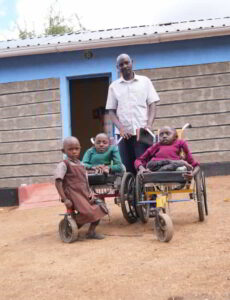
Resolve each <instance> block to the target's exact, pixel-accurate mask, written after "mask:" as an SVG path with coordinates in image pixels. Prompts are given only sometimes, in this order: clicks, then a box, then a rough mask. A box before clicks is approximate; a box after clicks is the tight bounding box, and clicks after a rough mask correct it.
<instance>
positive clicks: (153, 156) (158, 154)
mask: <svg viewBox="0 0 230 300" xmlns="http://www.w3.org/2000/svg"><path fill="white" fill-rule="evenodd" d="M181 151H183V152H184V154H185V158H184V160H186V161H187V162H188V163H189V164H190V165H192V166H193V168H194V167H196V166H199V165H200V164H199V162H197V161H195V160H194V158H193V157H192V154H191V152H190V151H189V149H188V145H187V143H186V142H185V141H184V140H179V139H176V140H175V141H174V142H173V143H172V144H171V145H161V144H160V143H157V144H154V145H153V146H151V147H149V148H148V149H147V150H146V151H145V153H144V154H142V155H141V156H140V157H139V158H137V159H136V160H135V163H134V165H135V168H136V169H138V168H139V166H140V165H142V166H143V167H146V165H147V163H148V162H149V161H150V160H164V159H170V160H181V157H180V153H181Z"/></svg>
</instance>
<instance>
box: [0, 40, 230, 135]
mask: <svg viewBox="0 0 230 300" xmlns="http://www.w3.org/2000/svg"><path fill="white" fill-rule="evenodd" d="M92 53H93V57H92V59H86V58H85V57H84V51H73V52H61V53H53V54H43V55H33V56H32V55H31V56H21V57H10V58H0V83H5V82H15V81H24V80H36V79H44V78H59V79H60V93H61V117H62V124H63V132H62V134H63V138H64V137H66V136H68V135H70V134H71V120H70V105H69V79H76V78H86V77H87V78H88V77H98V76H105V74H108V75H109V77H110V78H111V80H112V81H113V80H115V79H116V78H117V70H116V57H117V56H118V55H119V54H121V53H128V54H129V55H130V56H131V57H132V59H133V61H134V64H133V67H134V69H150V68H162V67H173V66H186V65H194V64H204V63H206V64H207V63H214V62H224V61H230V36H223V37H215V38H203V39H196V40H185V41H175V42H168V43H159V44H149V45H133V46H127V47H117V48H106V49H94V50H92ZM106 76H107V75H106Z"/></svg>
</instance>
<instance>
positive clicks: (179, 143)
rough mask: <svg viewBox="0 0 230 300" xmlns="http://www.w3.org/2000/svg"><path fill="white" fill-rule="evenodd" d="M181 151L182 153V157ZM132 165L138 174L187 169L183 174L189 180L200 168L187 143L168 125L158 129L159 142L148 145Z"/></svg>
mask: <svg viewBox="0 0 230 300" xmlns="http://www.w3.org/2000/svg"><path fill="white" fill-rule="evenodd" d="M181 152H183V154H184V158H183V159H181ZM134 165H135V168H136V169H137V171H138V174H142V173H144V172H149V171H152V172H156V171H159V172H160V171H187V172H185V173H184V175H183V176H184V177H185V179H187V180H191V179H192V178H193V176H195V175H196V174H197V173H198V172H199V170H200V167H199V165H200V164H199V162H197V161H196V160H195V159H194V158H193V156H192V154H191V152H190V150H189V148H188V145H187V143H186V142H185V141H184V140H182V139H178V135H177V131H176V129H174V128H171V127H169V126H165V127H163V128H161V129H160V131H159V142H158V143H156V144H154V145H152V146H150V147H149V148H148V149H147V150H146V151H145V152H144V154H142V155H141V156H140V157H139V158H138V159H136V160H135V164H134Z"/></svg>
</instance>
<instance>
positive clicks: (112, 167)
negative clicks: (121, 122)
mask: <svg viewBox="0 0 230 300" xmlns="http://www.w3.org/2000/svg"><path fill="white" fill-rule="evenodd" d="M82 162H83V164H84V166H85V167H86V169H88V170H94V171H96V172H98V173H107V174H109V173H120V172H122V171H123V168H122V162H121V157H120V154H119V151H118V148H117V147H116V146H111V145H110V143H109V138H108V136H107V135H106V134H105V133H99V134H98V135H97V136H96V138H95V142H94V146H93V147H91V148H90V149H88V150H87V151H86V152H85V154H84V156H83V160H82Z"/></svg>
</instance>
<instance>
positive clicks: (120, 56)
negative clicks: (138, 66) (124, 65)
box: [117, 53, 132, 65]
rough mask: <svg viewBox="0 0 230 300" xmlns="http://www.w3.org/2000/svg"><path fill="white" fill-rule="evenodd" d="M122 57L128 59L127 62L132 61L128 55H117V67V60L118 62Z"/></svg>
mask: <svg viewBox="0 0 230 300" xmlns="http://www.w3.org/2000/svg"><path fill="white" fill-rule="evenodd" d="M123 56H125V57H128V58H129V60H130V61H132V59H131V57H130V56H129V55H128V54H126V53H122V54H120V55H118V57H117V65H118V62H119V60H120V59H121V58H122V57H123Z"/></svg>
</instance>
